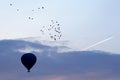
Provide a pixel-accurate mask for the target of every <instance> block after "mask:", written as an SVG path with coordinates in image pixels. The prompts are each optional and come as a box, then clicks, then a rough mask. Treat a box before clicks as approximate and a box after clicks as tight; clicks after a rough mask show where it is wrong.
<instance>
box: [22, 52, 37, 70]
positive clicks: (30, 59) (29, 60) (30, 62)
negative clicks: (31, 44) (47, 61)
mask: <svg viewBox="0 0 120 80" xmlns="http://www.w3.org/2000/svg"><path fill="white" fill-rule="evenodd" d="M36 60H37V58H36V56H35V55H34V54H32V53H26V54H23V55H22V57H21V62H22V64H23V65H24V66H25V67H26V68H27V70H28V72H30V69H31V68H32V67H33V66H34V64H35V63H36Z"/></svg>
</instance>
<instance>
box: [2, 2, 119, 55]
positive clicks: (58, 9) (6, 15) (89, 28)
mask: <svg viewBox="0 0 120 80" xmlns="http://www.w3.org/2000/svg"><path fill="white" fill-rule="evenodd" d="M10 3H12V4H13V6H9V4H10ZM119 4H120V1H119V0H84V1H83V0H73V1H72V0H71V1H70V0H46V1H45V0H34V1H33V0H4V1H2V0H1V2H0V5H1V7H0V10H1V13H0V17H1V18H0V33H1V34H0V39H8V38H9V39H13V38H22V37H34V36H43V35H42V34H41V33H40V29H41V27H42V26H43V25H49V24H50V20H51V19H53V20H56V21H59V23H60V24H61V27H62V33H63V37H62V39H61V40H67V41H70V43H71V47H72V48H74V49H77V50H82V49H84V48H86V47H89V46H91V45H93V44H95V43H97V42H99V41H102V40H104V39H107V38H109V37H111V36H112V37H113V38H112V39H111V40H108V41H106V42H104V43H102V44H100V45H97V46H94V47H92V48H90V49H89V50H104V51H110V52H115V53H119V52H120V49H119V47H120V42H119V41H120V37H119V35H120V32H119V30H120V27H119V26H120V23H119V21H120V5H119ZM41 6H44V7H45V9H44V10H40V11H38V10H37V8H38V7H41ZM17 9H19V11H18V12H17V11H16V10H17ZM32 9H34V10H35V11H34V12H32V11H31V10H32ZM29 16H32V17H35V20H33V21H30V20H28V17H29ZM43 37H48V36H47V35H44V36H43Z"/></svg>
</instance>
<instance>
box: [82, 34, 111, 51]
mask: <svg viewBox="0 0 120 80" xmlns="http://www.w3.org/2000/svg"><path fill="white" fill-rule="evenodd" d="M111 39H113V36H111V37H108V38H107V39H104V40H102V41H99V42H97V43H95V44H93V45H91V46H88V47H87V48H84V49H82V50H83V51H85V50H88V49H90V48H92V47H95V46H97V45H99V44H102V43H104V42H106V41H109V40H111Z"/></svg>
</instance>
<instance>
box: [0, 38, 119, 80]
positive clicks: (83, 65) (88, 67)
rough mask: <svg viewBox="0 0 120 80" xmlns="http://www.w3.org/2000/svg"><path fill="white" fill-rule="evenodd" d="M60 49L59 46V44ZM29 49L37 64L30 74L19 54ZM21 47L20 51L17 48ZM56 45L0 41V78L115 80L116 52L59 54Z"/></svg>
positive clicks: (22, 41)
mask: <svg viewBox="0 0 120 80" xmlns="http://www.w3.org/2000/svg"><path fill="white" fill-rule="evenodd" d="M60 48H61V47H60ZM26 49H30V50H31V52H33V53H34V54H35V55H36V56H37V63H36V65H35V66H34V67H33V68H32V70H31V72H30V73H27V70H26V69H25V67H24V66H23V65H22V64H21V62H20V61H21V60H20V59H21V56H22V55H23V54H24V53H25V52H27V51H26ZM21 50H22V51H21ZM57 50H59V47H51V46H48V45H44V44H41V43H35V42H28V41H24V40H1V41H0V79H1V80H119V79H120V77H119V76H120V55H119V54H112V53H108V52H102V51H71V52H62V53H59V52H58V51H57Z"/></svg>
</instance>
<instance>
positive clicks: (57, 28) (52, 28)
mask: <svg viewBox="0 0 120 80" xmlns="http://www.w3.org/2000/svg"><path fill="white" fill-rule="evenodd" d="M40 31H41V33H42V34H44V33H45V32H47V33H48V34H49V37H50V38H51V39H52V40H58V39H61V37H62V33H61V25H60V24H59V23H58V21H54V20H51V24H50V25H48V26H43V27H42V29H41V30H40Z"/></svg>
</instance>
